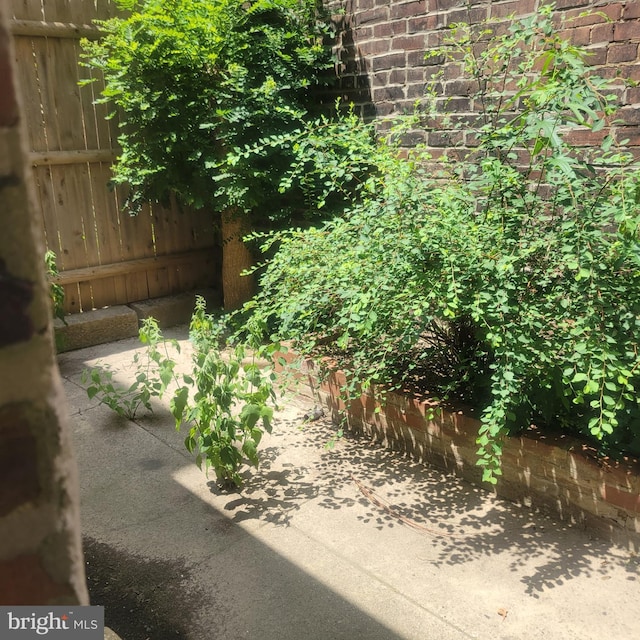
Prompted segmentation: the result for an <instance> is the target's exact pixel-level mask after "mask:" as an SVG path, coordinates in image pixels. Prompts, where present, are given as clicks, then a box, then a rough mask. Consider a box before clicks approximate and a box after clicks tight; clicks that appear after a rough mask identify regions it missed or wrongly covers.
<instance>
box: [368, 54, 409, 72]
mask: <svg viewBox="0 0 640 640" xmlns="http://www.w3.org/2000/svg"><path fill="white" fill-rule="evenodd" d="M405 63H406V58H405V54H404V53H389V54H387V55H384V56H378V57H376V58H373V60H372V62H371V67H372V69H373V70H374V71H380V70H381V69H392V68H393V67H404V66H405Z"/></svg>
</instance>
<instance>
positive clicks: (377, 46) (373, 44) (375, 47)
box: [359, 38, 389, 56]
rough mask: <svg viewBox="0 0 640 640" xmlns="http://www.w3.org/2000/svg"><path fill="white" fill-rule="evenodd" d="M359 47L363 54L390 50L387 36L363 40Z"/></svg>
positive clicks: (370, 54) (368, 54) (374, 53)
mask: <svg viewBox="0 0 640 640" xmlns="http://www.w3.org/2000/svg"><path fill="white" fill-rule="evenodd" d="M359 49H360V52H361V53H362V55H363V56H372V55H378V54H380V53H387V51H389V40H388V39H386V38H380V39H378V40H369V42H363V43H362V44H361V45H360V47H359Z"/></svg>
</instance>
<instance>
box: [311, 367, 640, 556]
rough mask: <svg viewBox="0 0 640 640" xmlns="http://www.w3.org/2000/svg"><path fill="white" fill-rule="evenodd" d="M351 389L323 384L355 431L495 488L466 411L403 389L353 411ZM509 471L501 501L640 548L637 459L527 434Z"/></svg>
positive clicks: (508, 461)
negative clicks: (481, 463) (346, 394)
mask: <svg viewBox="0 0 640 640" xmlns="http://www.w3.org/2000/svg"><path fill="white" fill-rule="evenodd" d="M311 366H312V365H311ZM344 384H345V378H344V376H343V375H342V374H341V373H339V372H338V373H332V374H331V375H330V376H329V378H328V379H327V381H326V382H324V383H323V384H321V385H319V390H320V397H321V399H322V401H323V403H324V404H325V406H326V407H328V409H329V411H330V413H331V415H332V417H333V418H334V420H336V421H337V420H340V418H341V416H342V415H346V417H347V421H348V425H349V429H350V430H351V431H353V432H354V433H359V434H363V435H366V436H368V437H370V438H372V439H373V440H375V441H376V442H379V443H380V444H382V445H383V446H388V447H390V448H392V449H395V450H398V451H402V452H404V453H406V454H407V455H410V456H411V457H412V458H414V459H416V460H418V461H420V462H428V463H430V464H433V465H434V466H437V467H439V468H441V469H444V470H446V471H449V472H451V473H455V474H456V475H458V476H460V477H462V478H464V479H465V480H468V481H470V482H473V483H474V484H478V485H483V486H484V487H485V488H487V489H488V490H491V486H490V485H488V484H487V483H482V480H481V478H482V469H481V468H480V467H478V466H476V464H475V463H476V460H477V456H476V451H477V448H478V447H477V445H476V443H475V439H476V437H477V432H478V427H479V424H480V423H479V421H478V420H476V419H474V418H470V417H468V415H465V413H464V412H463V411H461V410H454V409H442V408H440V407H438V405H437V404H436V403H434V402H433V401H432V400H431V401H430V400H419V399H417V398H414V397H411V396H409V395H403V394H400V393H395V392H392V393H388V394H386V396H385V399H384V402H381V401H380V399H379V398H377V397H376V395H375V393H374V392H372V391H369V392H367V393H366V394H364V395H362V396H361V398H360V399H359V400H356V401H354V402H352V403H351V404H350V405H349V407H348V408H347V407H345V404H344V402H343V400H342V399H341V397H340V388H341V387H342V386H344ZM343 412H346V413H344V414H343ZM502 470H503V476H502V477H500V479H499V481H498V484H497V485H496V486H495V492H496V495H498V496H499V497H502V498H506V499H508V500H511V501H514V502H517V503H520V504H523V505H525V506H527V507H532V508H537V509H542V510H544V511H546V512H548V513H551V514H552V515H554V516H556V517H558V518H560V519H561V520H562V521H566V522H569V523H572V524H574V525H578V526H582V527H584V528H586V529H588V530H589V531H592V532H594V533H595V534H597V535H598V536H599V537H603V538H605V539H607V540H611V541H613V542H615V543H617V544H621V545H624V546H626V547H628V548H630V549H632V550H638V549H640V464H639V463H638V461H637V460H624V461H622V462H614V461H610V460H602V459H600V460H598V459H597V458H596V456H595V455H594V454H593V453H592V452H591V450H590V449H589V448H588V447H586V446H585V445H583V444H581V443H580V442H579V441H577V440H575V439H573V438H570V437H566V436H565V437H563V436H558V437H555V438H554V437H551V436H545V435H542V434H539V433H537V432H536V431H534V430H531V431H529V432H528V433H527V434H526V435H525V436H523V437H512V438H507V439H506V441H505V443H504V450H503V456H502Z"/></svg>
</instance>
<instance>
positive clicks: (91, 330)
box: [54, 306, 138, 353]
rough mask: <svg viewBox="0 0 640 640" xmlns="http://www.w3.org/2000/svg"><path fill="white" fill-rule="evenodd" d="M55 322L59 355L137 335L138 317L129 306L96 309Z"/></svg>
mask: <svg viewBox="0 0 640 640" xmlns="http://www.w3.org/2000/svg"><path fill="white" fill-rule="evenodd" d="M65 320H66V322H67V324H66V325H65V324H64V323H63V322H62V321H61V320H58V319H56V320H55V321H54V329H55V334H56V347H57V349H58V352H59V353H61V352H63V351H73V350H75V349H83V348H85V347H92V346H94V345H96V344H104V343H106V342H115V341H116V340H123V339H124V338H132V337H134V336H137V335H138V316H137V315H136V312H135V311H134V310H133V309H130V308H129V307H126V306H115V307H108V308H107V309H96V310H95V311H87V312H85V313H76V314H73V315H70V316H66V317H65Z"/></svg>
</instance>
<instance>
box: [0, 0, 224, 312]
mask: <svg viewBox="0 0 640 640" xmlns="http://www.w3.org/2000/svg"><path fill="white" fill-rule="evenodd" d="M1 1H2V2H6V1H8V2H9V4H10V6H11V9H12V11H10V16H12V18H13V19H12V21H11V23H10V27H11V31H12V33H13V36H14V41H15V51H16V58H17V63H18V73H19V83H20V92H21V94H22V102H23V110H22V113H23V117H24V118H25V120H26V123H27V128H28V134H29V144H30V151H31V154H30V160H31V165H32V167H33V175H34V182H35V185H36V191H37V195H38V199H39V206H40V210H41V212H42V224H43V229H44V234H45V240H46V244H47V248H49V249H51V250H53V251H54V252H55V253H56V255H57V263H58V269H59V270H60V276H59V277H58V278H57V281H58V282H59V283H60V284H62V285H64V289H65V311H67V312H69V313H76V312H79V311H87V310H89V309H92V308H101V307H104V306H108V305H113V304H126V303H128V302H134V301H136V300H145V299H147V298H155V297H159V296H163V295H168V294H172V293H177V292H181V291H188V290H191V289H194V288H197V287H204V286H211V285H214V284H215V283H217V281H218V277H219V276H218V274H219V269H218V264H219V249H218V248H217V242H216V232H215V228H214V224H213V216H212V215H211V214H210V213H206V212H203V211H200V212H193V211H186V212H185V211H182V210H181V209H180V208H179V207H178V206H177V205H173V206H171V207H170V208H162V207H159V206H156V205H154V206H153V207H151V206H148V207H146V208H145V209H144V210H143V212H142V213H141V214H140V215H138V216H136V217H131V216H129V215H128V214H127V213H126V212H123V211H122V193H121V192H120V191H119V190H118V189H111V188H110V187H109V183H110V178H111V173H110V167H111V163H112V162H113V160H114V159H115V158H116V156H117V153H118V149H117V130H118V123H117V121H116V120H115V119H112V120H107V119H106V115H107V107H106V106H105V105H103V104H96V103H95V100H96V98H97V97H98V96H99V93H100V90H101V87H102V86H103V83H102V79H101V78H100V77H97V78H96V81H95V82H93V83H92V84H89V85H86V86H80V85H79V81H81V80H85V79H90V78H93V77H94V76H95V73H96V72H95V71H93V70H91V69H88V68H86V67H83V66H82V65H80V64H79V59H80V38H82V37H88V38H94V37H97V35H98V29H97V27H96V26H94V25H93V24H92V21H93V20H94V19H104V18H108V17H112V16H114V15H117V11H118V10H117V8H116V6H115V2H114V1H113V0H1Z"/></svg>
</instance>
